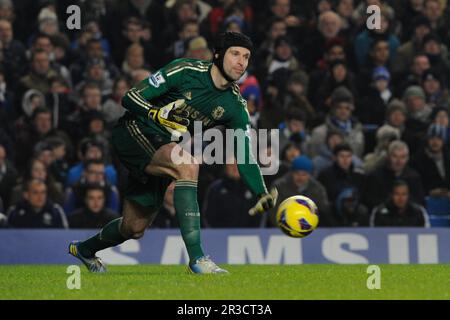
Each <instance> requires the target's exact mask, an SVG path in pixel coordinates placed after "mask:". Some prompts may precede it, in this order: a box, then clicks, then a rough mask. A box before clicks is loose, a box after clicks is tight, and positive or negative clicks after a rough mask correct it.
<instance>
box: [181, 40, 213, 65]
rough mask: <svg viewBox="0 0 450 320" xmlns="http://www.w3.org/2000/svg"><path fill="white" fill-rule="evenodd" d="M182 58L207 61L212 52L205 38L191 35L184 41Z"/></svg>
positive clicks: (210, 57)
mask: <svg viewBox="0 0 450 320" xmlns="http://www.w3.org/2000/svg"><path fill="white" fill-rule="evenodd" d="M184 58H190V59H200V60H205V61H209V60H211V59H212V52H211V50H210V49H209V48H208V43H207V42H206V39H205V38H203V37H202V36H198V37H193V38H191V39H188V40H187V41H186V52H185V54H184Z"/></svg>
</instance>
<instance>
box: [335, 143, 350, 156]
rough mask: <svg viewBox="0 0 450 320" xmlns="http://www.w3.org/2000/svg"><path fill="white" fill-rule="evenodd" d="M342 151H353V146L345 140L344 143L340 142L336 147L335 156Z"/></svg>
mask: <svg viewBox="0 0 450 320" xmlns="http://www.w3.org/2000/svg"><path fill="white" fill-rule="evenodd" d="M342 151H348V152H351V153H353V149H352V147H351V146H350V145H349V144H348V143H345V142H343V143H339V144H338V145H336V146H335V147H334V149H333V154H334V156H337V155H338V154H339V152H342Z"/></svg>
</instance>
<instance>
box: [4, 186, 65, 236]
mask: <svg viewBox="0 0 450 320" xmlns="http://www.w3.org/2000/svg"><path fill="white" fill-rule="evenodd" d="M24 189H25V190H24V193H23V200H22V201H20V202H19V203H18V204H17V205H14V206H12V207H10V208H9V209H8V213H7V216H8V224H9V225H10V226H11V227H12V228H68V223H67V218H66V215H65V213H64V210H63V209H62V208H61V206H59V205H58V204H54V203H52V202H51V201H50V200H48V199H47V187H46V185H45V183H44V182H43V181H41V180H39V179H32V180H29V181H27V182H25V188H24Z"/></svg>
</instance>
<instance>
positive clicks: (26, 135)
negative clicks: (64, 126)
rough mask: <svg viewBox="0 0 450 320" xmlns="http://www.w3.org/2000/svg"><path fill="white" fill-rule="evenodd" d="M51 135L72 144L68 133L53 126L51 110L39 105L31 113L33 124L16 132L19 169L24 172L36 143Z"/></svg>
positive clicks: (68, 144)
mask: <svg viewBox="0 0 450 320" xmlns="http://www.w3.org/2000/svg"><path fill="white" fill-rule="evenodd" d="M50 137H59V138H61V139H63V140H64V142H65V143H66V145H67V146H71V139H70V138H69V136H68V134H67V133H66V132H64V131H62V130H58V129H54V128H53V127H52V114H51V111H50V110H49V109H47V108H45V107H37V108H36V109H35V110H34V111H33V113H32V115H31V124H30V125H29V126H27V127H25V128H23V129H22V130H20V131H19V132H17V134H16V153H15V155H16V158H15V164H16V166H17V169H18V170H19V171H22V172H23V170H24V168H25V167H26V164H27V162H28V160H29V159H30V158H31V156H32V154H33V150H34V147H35V145H36V144H37V143H38V142H39V141H43V140H45V139H47V138H50Z"/></svg>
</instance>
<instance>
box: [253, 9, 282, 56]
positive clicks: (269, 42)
mask: <svg viewBox="0 0 450 320" xmlns="http://www.w3.org/2000/svg"><path fill="white" fill-rule="evenodd" d="M266 23H267V29H266V37H265V38H264V40H263V41H262V43H261V44H260V46H259V47H258V50H257V52H256V58H255V60H256V61H257V63H258V64H260V63H264V62H265V61H267V58H268V57H269V56H270V55H273V53H274V52H275V40H276V39H277V38H278V37H280V36H285V35H286V30H287V25H286V21H285V20H284V19H283V18H280V17H273V18H271V19H270V20H269V21H268V22H266Z"/></svg>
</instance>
